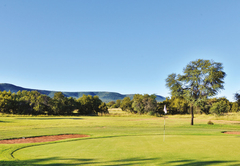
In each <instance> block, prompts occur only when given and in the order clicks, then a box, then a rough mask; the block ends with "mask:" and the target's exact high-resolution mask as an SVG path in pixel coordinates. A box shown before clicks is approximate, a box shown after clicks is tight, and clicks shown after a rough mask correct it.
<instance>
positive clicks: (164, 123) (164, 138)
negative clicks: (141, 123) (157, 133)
mask: <svg viewBox="0 0 240 166" xmlns="http://www.w3.org/2000/svg"><path fill="white" fill-rule="evenodd" d="M163 133H164V134H163V142H164V141H165V114H164V132H163Z"/></svg>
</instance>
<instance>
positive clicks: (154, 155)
mask: <svg viewBox="0 0 240 166" xmlns="http://www.w3.org/2000/svg"><path fill="white" fill-rule="evenodd" d="M207 122H208V120H205V119H203V118H198V117H196V118H195V125H194V126H191V125H190V124H189V123H190V119H189V117H187V116H168V117H167V118H166V131H165V134H166V135H165V137H164V132H163V124H164V119H163V118H162V117H151V116H132V117H131V116H130V117H88V116H84V117H0V125H1V129H0V130H1V135H0V139H10V138H21V137H23V136H24V137H33V136H42V135H57V134H67V133H68V134H70V133H71V134H86V135H90V137H82V138H72V139H64V140H58V141H53V142H41V143H24V144H0V165H51V166H52V165H74V166H75V165H179V166H180V165H181V166H188V165H189V166H190V165H232V166H233V165H235V166H236V165H240V157H239V156H240V144H239V141H240V135H232V134H224V133H223V132H224V131H240V125H239V124H240V122H238V121H224V120H213V122H214V125H208V124H207ZM164 138H165V139H164Z"/></svg>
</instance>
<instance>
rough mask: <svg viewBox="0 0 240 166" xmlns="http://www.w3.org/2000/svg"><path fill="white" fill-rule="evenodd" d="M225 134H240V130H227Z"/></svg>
mask: <svg viewBox="0 0 240 166" xmlns="http://www.w3.org/2000/svg"><path fill="white" fill-rule="evenodd" d="M224 134H240V131H226V132H224Z"/></svg>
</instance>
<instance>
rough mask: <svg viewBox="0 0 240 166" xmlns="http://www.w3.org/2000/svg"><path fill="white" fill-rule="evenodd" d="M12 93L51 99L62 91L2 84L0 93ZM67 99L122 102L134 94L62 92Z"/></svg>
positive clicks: (158, 97)
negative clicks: (88, 97)
mask: <svg viewBox="0 0 240 166" xmlns="http://www.w3.org/2000/svg"><path fill="white" fill-rule="evenodd" d="M4 90H5V91H11V92H12V93H17V92H18V91H23V90H26V91H38V92H40V93H41V94H45V95H48V96H49V97H53V96H54V93H55V92H60V91H50V90H39V89H30V88H23V87H20V86H16V85H13V84H8V83H0V91H4ZM62 93H63V94H64V95H65V96H66V97H74V98H79V97H82V96H83V94H85V95H91V96H98V97H99V98H100V99H101V100H102V101H103V102H105V103H108V102H110V101H116V100H118V99H120V100H122V99H123V98H124V97H130V98H131V99H132V98H133V96H134V94H120V93H117V92H62ZM156 100H157V101H158V102H161V101H164V100H165V97H163V96H160V95H156Z"/></svg>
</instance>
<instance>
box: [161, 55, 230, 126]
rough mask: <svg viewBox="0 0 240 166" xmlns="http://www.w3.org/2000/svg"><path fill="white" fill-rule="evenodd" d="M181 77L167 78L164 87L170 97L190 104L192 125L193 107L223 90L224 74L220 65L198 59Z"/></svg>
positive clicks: (187, 67) (171, 76) (172, 76)
mask: <svg viewBox="0 0 240 166" xmlns="http://www.w3.org/2000/svg"><path fill="white" fill-rule="evenodd" d="M183 73H184V74H183V75H180V74H178V75H176V74H175V73H173V74H171V75H169V76H168V78H167V79H166V86H167V87H168V88H169V89H170V91H171V95H172V96H181V97H184V98H185V99H186V100H187V101H188V102H189V104H190V112H191V115H192V116H191V125H193V118H194V113H193V106H194V105H195V106H196V105H198V103H200V102H202V101H204V100H206V99H208V98H209V97H211V96H215V95H216V94H217V93H218V92H219V91H220V90H221V89H223V84H224V82H223V79H224V77H225V75H226V74H225V72H223V66H222V64H221V63H217V62H214V61H210V60H203V59H198V60H196V61H192V62H190V63H189V64H188V65H187V66H186V68H184V69H183Z"/></svg>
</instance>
